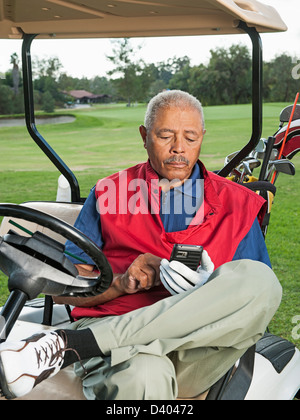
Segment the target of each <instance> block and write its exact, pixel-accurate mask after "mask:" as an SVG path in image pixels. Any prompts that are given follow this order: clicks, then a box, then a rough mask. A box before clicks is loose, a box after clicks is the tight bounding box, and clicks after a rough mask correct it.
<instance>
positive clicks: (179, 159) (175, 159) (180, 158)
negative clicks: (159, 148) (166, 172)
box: [164, 156, 190, 165]
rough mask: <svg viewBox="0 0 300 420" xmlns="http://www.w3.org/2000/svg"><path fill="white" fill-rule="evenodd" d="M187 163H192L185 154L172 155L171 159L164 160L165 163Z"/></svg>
mask: <svg viewBox="0 0 300 420" xmlns="http://www.w3.org/2000/svg"><path fill="white" fill-rule="evenodd" d="M174 162H177V163H182V162H183V163H186V164H187V165H189V164H190V161H189V160H188V159H186V158H185V157H184V156H172V157H171V158H169V159H166V160H164V164H168V163H174Z"/></svg>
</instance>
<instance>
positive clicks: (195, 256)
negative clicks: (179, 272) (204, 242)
mask: <svg viewBox="0 0 300 420" xmlns="http://www.w3.org/2000/svg"><path fill="white" fill-rule="evenodd" d="M202 252H203V247H202V246H200V245H179V244H175V245H174V247H173V251H172V254H171V258H170V261H179V262H181V263H182V264H185V265H186V266H187V267H189V268H190V269H191V270H194V271H196V270H197V268H198V267H199V265H200V263H201V257H202Z"/></svg>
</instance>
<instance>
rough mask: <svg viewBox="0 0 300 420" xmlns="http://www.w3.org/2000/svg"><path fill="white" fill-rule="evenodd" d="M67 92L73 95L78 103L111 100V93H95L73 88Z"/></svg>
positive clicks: (96, 102) (95, 102) (97, 102)
mask: <svg viewBox="0 0 300 420" xmlns="http://www.w3.org/2000/svg"><path fill="white" fill-rule="evenodd" d="M65 93H66V94H67V95H68V96H71V98H73V100H74V102H75V103H76V104H99V103H107V102H109V100H110V96H109V95H94V94H93V93H91V92H87V91H86V90H71V91H70V92H65Z"/></svg>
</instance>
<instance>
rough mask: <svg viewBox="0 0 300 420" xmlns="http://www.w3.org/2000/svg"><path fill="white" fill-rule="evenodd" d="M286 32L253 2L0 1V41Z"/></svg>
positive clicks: (270, 10)
mask: <svg viewBox="0 0 300 420" xmlns="http://www.w3.org/2000/svg"><path fill="white" fill-rule="evenodd" d="M240 21H244V22H245V23H246V24H247V25H248V26H249V27H255V28H256V30H257V31H258V32H278V31H286V30H287V26H286V25H285V23H284V22H283V21H282V19H281V17H280V16H279V14H278V13H277V12H276V10H275V9H274V8H273V7H270V6H267V5H265V4H262V3H260V2H259V1H256V0H111V1H110V0H0V38H3V39H7V38H13V39H18V38H22V37H23V33H25V34H39V35H40V37H42V38H52V37H56V38H114V37H115V38H118V37H119V38H121V37H147V36H149V37H150V36H151V37H153V36H176V35H212V34H235V33H241V32H242V31H241V30H240V29H239V28H238V24H239V22H240Z"/></svg>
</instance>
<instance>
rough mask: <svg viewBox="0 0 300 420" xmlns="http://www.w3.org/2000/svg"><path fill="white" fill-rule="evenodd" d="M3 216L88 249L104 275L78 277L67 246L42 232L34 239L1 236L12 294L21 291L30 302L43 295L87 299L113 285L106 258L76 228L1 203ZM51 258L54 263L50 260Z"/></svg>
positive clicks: (0, 264)
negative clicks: (45, 230) (18, 220)
mask: <svg viewBox="0 0 300 420" xmlns="http://www.w3.org/2000/svg"><path fill="white" fill-rule="evenodd" d="M0 216H10V217H14V218H18V219H23V220H27V221H29V222H34V223H38V224H39V225H41V226H44V227H46V228H48V229H50V230H51V231H53V232H56V233H58V234H60V235H61V236H63V237H64V238H65V239H68V240H70V241H72V242H73V243H74V244H75V245H77V246H78V247H79V248H80V249H82V250H84V252H85V253H86V254H87V255H88V256H89V257H90V258H91V259H92V260H93V262H94V263H95V266H96V267H97V269H98V270H99V272H100V274H99V275H98V276H97V277H94V278H87V277H82V276H80V275H78V271H77V269H76V268H75V266H74V265H73V264H72V263H71V262H70V261H69V260H68V259H67V258H66V257H65V256H64V254H63V252H64V246H63V245H61V244H60V243H59V242H57V241H55V240H53V239H51V238H49V237H48V236H46V235H44V234H42V233H40V232H36V233H35V234H33V236H32V238H25V237H23V236H19V235H16V234H13V233H12V234H7V235H5V236H4V237H3V238H1V237H0V268H1V269H2V271H4V273H5V274H7V275H8V276H9V282H8V286H9V289H10V291H12V290H15V289H18V290H21V291H23V292H25V293H26V294H27V295H28V297H29V299H34V298H35V297H37V296H38V295H39V294H40V293H43V294H48V295H52V296H59V295H64V296H84V297H87V296H95V295H98V294H101V293H103V292H105V291H106V290H107V289H108V287H109V286H110V284H111V282H112V279H113V272H112V269H111V266H110V264H109V262H108V261H107V259H106V257H105V255H104V254H103V253H102V252H101V251H100V249H99V248H98V246H97V245H96V244H95V243H94V242H93V241H91V240H90V239H89V238H88V237H87V236H86V235H84V234H83V233H82V232H80V231H79V230H78V229H76V228H75V227H73V226H71V225H69V224H68V223H66V222H64V221H62V220H60V219H58V218H56V217H53V216H50V215H49V214H46V213H42V212H40V211H38V210H35V209H31V208H28V207H24V206H21V205H16V204H0ZM29 241H31V242H29ZM41 249H42V250H44V251H40V250H41ZM24 250H25V251H24ZM26 250H29V251H30V252H27V251H26ZM32 250H33V251H32ZM41 253H42V256H43V258H44V260H43V259H42V258H41ZM48 255H49V258H50V259H49V261H51V262H50V263H49V262H47V261H46V260H47V258H48ZM51 256H52V259H51ZM45 257H46V260H45ZM56 258H58V259H59V260H60V261H63V262H64V263H63V265H62V264H60V263H56V262H55V259H56ZM64 267H67V269H65V268H64ZM68 267H69V268H68Z"/></svg>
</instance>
